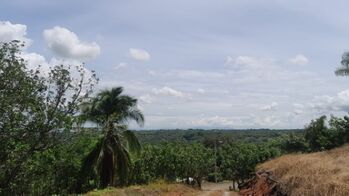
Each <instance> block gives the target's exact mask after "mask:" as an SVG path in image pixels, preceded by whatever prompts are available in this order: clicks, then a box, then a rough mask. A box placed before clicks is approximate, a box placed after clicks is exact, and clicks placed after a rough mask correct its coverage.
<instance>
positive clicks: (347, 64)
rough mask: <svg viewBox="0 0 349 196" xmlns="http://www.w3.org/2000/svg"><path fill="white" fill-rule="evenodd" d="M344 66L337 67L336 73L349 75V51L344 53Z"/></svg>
mask: <svg viewBox="0 0 349 196" xmlns="http://www.w3.org/2000/svg"><path fill="white" fill-rule="evenodd" d="M341 64H342V66H341V67H339V68H337V69H336V71H335V74H336V75H337V76H349V53H348V52H346V53H344V54H343V55H342V61H341Z"/></svg>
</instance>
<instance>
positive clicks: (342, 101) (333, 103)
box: [310, 89, 349, 112]
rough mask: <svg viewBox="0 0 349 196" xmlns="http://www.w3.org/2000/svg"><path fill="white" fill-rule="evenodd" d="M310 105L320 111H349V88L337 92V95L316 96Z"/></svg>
mask: <svg viewBox="0 0 349 196" xmlns="http://www.w3.org/2000/svg"><path fill="white" fill-rule="evenodd" d="M310 106H311V107H312V108H313V109H316V110H318V111H320V112H331V111H344V112H349V89H347V90H344V91H341V92H339V93H337V95H336V96H329V95H323V96H316V97H315V98H314V100H313V101H312V103H311V104H310Z"/></svg>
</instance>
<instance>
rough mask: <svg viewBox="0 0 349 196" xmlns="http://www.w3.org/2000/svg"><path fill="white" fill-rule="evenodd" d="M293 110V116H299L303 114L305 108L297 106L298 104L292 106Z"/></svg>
mask: <svg viewBox="0 0 349 196" xmlns="http://www.w3.org/2000/svg"><path fill="white" fill-rule="evenodd" d="M293 107H294V110H293V113H294V114H295V115H300V114H303V113H304V108H305V106H304V105H303V104H299V103H294V104H293Z"/></svg>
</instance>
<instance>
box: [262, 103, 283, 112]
mask: <svg viewBox="0 0 349 196" xmlns="http://www.w3.org/2000/svg"><path fill="white" fill-rule="evenodd" d="M278 106H279V104H278V103H277V102H272V103H271V104H268V105H265V106H262V107H261V108H260V109H261V110H263V111H275V110H276V109H277V107H278Z"/></svg>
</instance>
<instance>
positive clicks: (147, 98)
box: [139, 94, 153, 104]
mask: <svg viewBox="0 0 349 196" xmlns="http://www.w3.org/2000/svg"><path fill="white" fill-rule="evenodd" d="M139 100H140V101H142V102H143V103H148V104H149V103H152V102H153V97H152V96H151V95H149V94H146V95H142V96H140V97H139Z"/></svg>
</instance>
